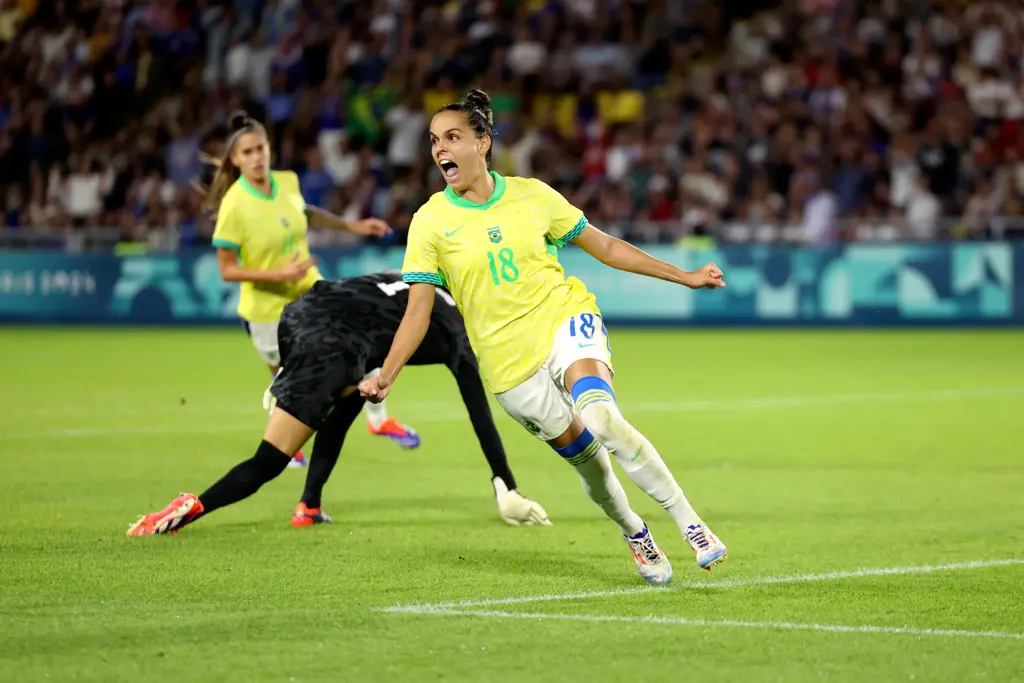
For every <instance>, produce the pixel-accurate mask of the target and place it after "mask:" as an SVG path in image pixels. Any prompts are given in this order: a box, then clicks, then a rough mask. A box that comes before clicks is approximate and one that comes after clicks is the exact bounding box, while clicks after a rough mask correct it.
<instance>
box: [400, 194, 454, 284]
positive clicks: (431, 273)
mask: <svg viewBox="0 0 1024 683" xmlns="http://www.w3.org/2000/svg"><path fill="white" fill-rule="evenodd" d="M434 227H435V221H434V220H432V218H431V217H429V216H428V215H427V214H426V213H424V211H423V210H422V209H421V210H419V211H417V212H416V213H415V214H414V215H413V217H412V222H411V223H410V225H409V243H408V244H407V245H406V247H405V259H404V260H403V261H402V280H403V281H405V282H407V283H409V284H415V283H417V282H425V283H427V284H431V285H436V286H438V287H442V286H444V285H445V281H444V277H443V276H442V275H441V269H440V264H439V263H438V258H437V245H436V243H435V241H434V239H435V235H436V234H437V233H436V231H435V229H434Z"/></svg>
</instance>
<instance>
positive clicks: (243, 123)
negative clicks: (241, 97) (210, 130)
mask: <svg viewBox="0 0 1024 683" xmlns="http://www.w3.org/2000/svg"><path fill="white" fill-rule="evenodd" d="M252 123H253V121H252V118H251V117H250V116H249V115H248V114H247V113H246V112H244V111H236V112H234V113H233V114H231V117H230V118H229V119H228V133H237V132H238V131H240V130H243V129H245V128H248V127H249V126H251V125H252Z"/></svg>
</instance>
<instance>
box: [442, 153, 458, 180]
mask: <svg viewBox="0 0 1024 683" xmlns="http://www.w3.org/2000/svg"><path fill="white" fill-rule="evenodd" d="M437 165H438V166H440V167H441V173H443V174H444V178H445V180H447V181H448V182H449V183H451V182H454V181H455V179H456V178H458V177H459V165H458V164H456V163H455V162H454V161H452V160H451V159H441V160H440V161H438V162H437Z"/></svg>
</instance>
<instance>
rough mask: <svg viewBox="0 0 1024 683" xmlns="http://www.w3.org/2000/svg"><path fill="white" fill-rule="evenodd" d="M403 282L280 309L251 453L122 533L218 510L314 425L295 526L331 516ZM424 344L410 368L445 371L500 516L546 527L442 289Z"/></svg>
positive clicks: (398, 310)
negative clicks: (515, 467) (264, 417)
mask: <svg viewBox="0 0 1024 683" xmlns="http://www.w3.org/2000/svg"><path fill="white" fill-rule="evenodd" d="M408 289H409V286H408V285H407V284H405V283H404V282H402V280H401V275H399V274H398V273H394V274H391V273H378V274H374V275H366V276H363V277H357V278H351V279H348V280H341V281H335V282H332V281H320V282H317V283H316V284H315V285H314V286H313V288H312V289H310V290H309V291H308V292H306V293H305V294H303V295H302V296H300V297H299V298H298V299H297V300H296V301H294V302H293V303H291V304H288V306H286V307H285V309H284V313H283V314H282V316H281V323H280V326H279V329H278V344H279V347H280V352H281V371H280V372H279V373H278V375H277V377H276V378H275V379H274V383H273V384H272V385H271V386H270V389H268V390H267V394H268V396H267V400H268V401H269V402H270V403H271V404H273V407H272V409H271V413H270V421H269V423H268V424H267V428H266V431H265V432H264V433H263V440H262V441H261V442H260V445H259V447H258V448H257V449H256V452H255V454H254V455H253V456H252V457H251V458H249V459H248V460H246V461H244V462H242V463H239V464H238V465H236V466H235V467H234V468H233V469H232V470H231V471H229V472H228V473H227V474H226V475H224V477H223V478H221V479H220V480H219V481H218V482H216V483H215V484H213V486H211V487H210V488H208V489H207V490H206V491H205V492H203V493H202V494H200V495H198V496H196V495H193V494H191V493H183V494H181V495H180V496H178V497H177V498H175V499H174V500H172V501H171V503H170V504H169V505H168V506H167V507H166V508H164V509H162V510H159V511H157V512H151V513H150V514H148V515H144V516H141V517H140V518H139V520H138V521H137V522H135V523H134V524H132V525H131V526H130V527H129V529H128V536H129V537H131V536H149V535H152V534H166V533H172V532H176V531H178V530H180V529H181V528H182V527H183V526H185V525H187V524H191V523H193V522H195V521H196V520H198V519H199V518H200V517H203V516H205V515H208V514H210V513H211V512H213V511H214V510H217V509H219V508H222V507H225V506H227V505H231V504H232V503H237V502H238V501H240V500H242V499H244V498H248V497H249V496H251V495H252V494H254V493H256V491H257V490H259V488H260V487H261V486H263V484H265V483H267V482H268V481H270V480H271V479H274V478H275V477H277V476H278V475H279V474H281V473H282V472H283V471H284V470H285V468H286V467H287V466H288V462H289V461H290V460H291V458H292V456H293V455H294V454H295V453H296V451H298V450H299V449H300V448H301V447H302V446H303V444H305V443H306V441H308V440H309V438H310V437H311V436H312V435H313V433H314V432H316V435H317V436H316V440H315V442H314V444H313V453H312V456H311V458H310V463H309V470H308V471H307V473H306V486H305V490H304V492H303V494H302V500H301V502H300V503H299V504H298V506H297V507H296V510H295V514H294V516H293V517H292V524H293V525H295V526H307V525H312V524H318V523H323V522H329V521H331V520H330V517H328V516H327V515H326V514H325V513H324V512H323V510H322V509H321V504H320V503H321V501H320V497H321V494H322V492H323V488H324V485H325V484H326V483H327V479H328V478H329V477H330V476H331V471H332V470H333V469H334V465H335V464H336V463H337V461H338V456H339V455H340V453H341V447H342V444H343V443H344V441H345V434H346V433H347V432H348V429H349V427H350V426H351V425H352V423H353V421H354V420H355V418H356V416H358V415H359V413H360V411H361V410H362V408H363V401H364V400H365V399H363V398H362V397H361V396H360V394H359V391H358V390H357V388H356V387H357V385H358V384H359V381H360V380H361V379H362V378H363V377H364V376H365V375H366V373H367V372H369V371H370V370H372V369H373V368H378V367H380V366H381V364H382V363H383V362H384V358H385V356H387V354H388V351H389V350H390V348H391V342H392V340H393V339H394V336H395V332H396V331H397V330H398V325H399V323H400V322H401V321H402V316H403V315H404V314H405V308H406V304H407V303H408V298H409V296H408ZM437 297H438V298H439V299H441V300H442V301H441V302H438V305H435V306H434V309H433V313H432V314H431V318H430V326H429V328H428V330H427V334H426V337H425V338H424V340H423V344H421V345H420V347H419V349H418V350H417V352H416V354H415V355H414V356H413V357H412V358H411V359H410V361H409V364H410V365H435V364H440V365H444V366H446V367H447V368H448V369H449V370H451V372H452V374H453V375H454V376H455V380H456V382H457V383H458V386H459V392H460V393H461V394H462V400H463V402H464V403H465V404H466V409H467V410H468V411H469V418H470V421H471V422H472V424H473V430H474V431H475V432H476V436H477V439H478V440H479V442H480V447H481V448H482V449H483V452H484V456H485V457H486V458H487V462H488V464H489V465H490V467H491V474H492V479H491V481H492V484H493V486H494V491H495V496H496V498H497V502H498V512H499V514H500V515H501V518H502V519H503V520H504V521H505V522H507V523H508V524H512V525H533V524H538V525H541V524H543V525H547V524H550V521H548V516H547V513H546V512H545V511H544V508H542V507H541V506H540V504H538V503H537V502H535V501H533V500H530V499H529V498H525V497H523V496H522V495H520V494H519V492H518V491H517V490H516V481H515V477H514V476H513V475H512V470H511V469H510V468H509V465H508V461H507V459H506V457H505V449H504V447H503V446H502V443H501V437H500V436H499V435H498V430H497V428H496V427H495V425H494V418H493V416H492V415H491V409H490V406H489V404H488V402H487V394H486V392H485V391H484V387H483V383H482V382H481V379H480V373H479V369H478V366H477V360H476V356H475V355H474V354H473V350H472V348H471V347H470V343H469V337H468V336H467V334H466V328H465V324H464V323H463V321H462V317H461V316H460V315H459V312H458V310H457V309H456V308H455V302H454V301H453V300H452V299H451V296H450V295H448V293H447V292H445V291H444V290H443V289H438V290H437Z"/></svg>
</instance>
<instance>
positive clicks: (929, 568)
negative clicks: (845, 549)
mask: <svg viewBox="0 0 1024 683" xmlns="http://www.w3.org/2000/svg"><path fill="white" fill-rule="evenodd" d="M1015 565H1024V558H1008V559H1002V560H974V561H970V562H953V563H950V564H935V565H919V566H910V567H878V568H867V569H852V570H847V571H833V572H823V573H818V574H791V575H783V576H757V577H752V578H749V579H725V580H722V581H701V582H694V583H684V584H676V585H675V586H670V587H649V586H643V587H637V588H623V589H620V590H609V591H589V592H582V593H556V594H548V595H529V596H524V597H517V598H494V599H489V600H462V601H455V602H437V603H424V604H414V605H396V606H395V607H382V608H378V609H377V610H375V611H377V612H388V613H411V614H432V613H435V612H449V611H458V610H466V609H471V608H478V607H495V606H499V605H525V604H532V603H538V602H556V601H564V600H586V599H590V598H612V597H617V596H623V595H641V594H651V595H653V594H655V593H664V592H668V591H680V590H721V589H729V588H744V587H746V586H772V585H777V584H784V583H813V582H816V581H838V580H842V579H860V578H867V577H873V576H907V575H912V574H934V573H936V572H949V571H959V570H965V569H988V568H990V567H1008V566H1015ZM472 613H476V612H472Z"/></svg>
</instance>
